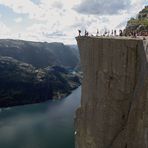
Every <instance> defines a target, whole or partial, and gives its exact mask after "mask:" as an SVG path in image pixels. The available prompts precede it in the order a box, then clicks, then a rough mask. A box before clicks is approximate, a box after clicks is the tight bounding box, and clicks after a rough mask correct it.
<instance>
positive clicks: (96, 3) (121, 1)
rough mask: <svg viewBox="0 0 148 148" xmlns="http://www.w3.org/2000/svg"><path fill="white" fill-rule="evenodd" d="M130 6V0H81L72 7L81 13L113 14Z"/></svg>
mask: <svg viewBox="0 0 148 148" xmlns="http://www.w3.org/2000/svg"><path fill="white" fill-rule="evenodd" d="M130 6H131V2H130V0H83V1H82V2H81V3H80V4H79V5H76V6H74V7H73V9H74V10H76V11H77V12H79V13H82V14H93V15H113V14H119V13H121V12H122V11H124V10H127V9H128V8H129V7H130Z"/></svg>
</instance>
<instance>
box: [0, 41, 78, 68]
mask: <svg viewBox="0 0 148 148" xmlns="http://www.w3.org/2000/svg"><path fill="white" fill-rule="evenodd" d="M0 55H1V56H8V57H12V58H14V59H17V60H19V61H22V62H25V63H29V64H32V65H33V66H35V67H38V68H45V67H47V66H49V65H50V66H52V65H58V66H64V67H71V68H74V67H76V66H77V64H78V63H79V54H78V50H77V49H75V48H72V47H71V46H67V45H64V44H63V43H56V42H55V43H47V42H44V43H43V42H31V41H22V40H8V39H1V40H0Z"/></svg>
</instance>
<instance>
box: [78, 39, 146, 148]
mask: <svg viewBox="0 0 148 148" xmlns="http://www.w3.org/2000/svg"><path fill="white" fill-rule="evenodd" d="M76 39H77V42H78V46H79V49H80V57H81V64H82V70H83V72H84V78H83V82H82V100H81V107H80V108H79V109H78V110H77V112H76V119H75V130H76V132H75V133H76V142H75V144H76V148H148V94H147V86H148V59H147V58H148V56H147V55H148V54H147V51H148V41H147V40H141V39H131V38H105V37H104V38H99V37H77V38H76Z"/></svg>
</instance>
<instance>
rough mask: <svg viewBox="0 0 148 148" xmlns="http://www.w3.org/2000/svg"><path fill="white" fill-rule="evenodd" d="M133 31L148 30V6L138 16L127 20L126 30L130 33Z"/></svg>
mask: <svg viewBox="0 0 148 148" xmlns="http://www.w3.org/2000/svg"><path fill="white" fill-rule="evenodd" d="M133 31H136V32H141V31H147V32H148V6H145V8H144V9H142V10H141V11H140V12H139V13H138V15H137V17H136V18H131V19H130V20H129V21H128V22H127V26H126V29H125V32H126V33H127V34H129V33H130V32H133Z"/></svg>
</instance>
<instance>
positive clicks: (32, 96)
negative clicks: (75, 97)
mask: <svg viewBox="0 0 148 148" xmlns="http://www.w3.org/2000/svg"><path fill="white" fill-rule="evenodd" d="M79 85H80V80H79V77H78V76H77V75H75V74H73V73H70V72H69V71H67V69H65V68H64V67H59V66H52V67H48V68H46V69H43V68H42V69H39V68H36V67H34V66H32V65H31V64H27V63H23V62H21V61H18V60H16V59H14V58H11V57H2V56H0V107H8V106H15V105H23V104H30V103H37V102H42V101H45V100H48V99H59V98H63V97H65V96H67V95H68V94H69V93H70V92H71V91H72V90H73V89H75V88H77V87H78V86H79Z"/></svg>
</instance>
